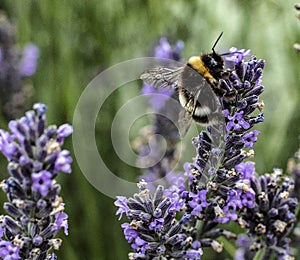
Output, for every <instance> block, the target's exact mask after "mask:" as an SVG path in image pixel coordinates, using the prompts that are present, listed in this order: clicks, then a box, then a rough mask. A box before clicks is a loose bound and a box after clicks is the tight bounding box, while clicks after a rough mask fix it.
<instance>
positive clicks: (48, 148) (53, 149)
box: [46, 139, 61, 154]
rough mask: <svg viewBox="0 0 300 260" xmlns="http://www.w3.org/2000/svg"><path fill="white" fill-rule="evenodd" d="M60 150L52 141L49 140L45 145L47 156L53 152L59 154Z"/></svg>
mask: <svg viewBox="0 0 300 260" xmlns="http://www.w3.org/2000/svg"><path fill="white" fill-rule="evenodd" d="M60 150H61V148H60V145H59V143H58V142H57V141H55V140H54V139H50V140H49V141H48V143H47V144H46V151H47V154H52V153H54V152H59V151H60Z"/></svg>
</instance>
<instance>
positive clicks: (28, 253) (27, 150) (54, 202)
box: [0, 104, 72, 259]
mask: <svg viewBox="0 0 300 260" xmlns="http://www.w3.org/2000/svg"><path fill="white" fill-rule="evenodd" d="M46 110H47V107H46V106H45V105H44V104H35V105H34V110H33V111H28V112H26V114H25V116H24V117H22V118H20V119H19V120H13V121H10V123H9V128H10V132H7V131H5V130H0V151H1V152H2V153H3V154H4V156H5V157H6V158H7V159H8V161H9V164H8V167H7V169H8V172H9V174H10V177H9V178H8V179H6V180H3V181H2V182H1V185H0V186H1V188H2V189H3V191H4V192H5V193H6V195H7V198H8V202H6V203H5V204H4V210H5V211H6V212H7V214H8V215H2V216H1V217H0V219H1V220H0V227H1V238H0V256H7V255H8V253H9V255H10V257H11V258H4V259H46V258H47V254H48V253H49V250H51V249H55V250H58V249H59V247H60V245H61V239H59V238H54V236H55V235H56V234H57V232H58V231H59V230H60V229H62V228H63V229H64V233H65V234H66V235H67V234H68V223H67V219H68V215H67V214H66V213H64V212H63V211H64V207H65V206H64V203H63V201H62V198H61V197H59V192H60V185H59V184H57V183H56V181H55V178H56V176H57V175H58V173H59V172H60V171H62V172H67V173H70V172H71V168H70V163H71V162H72V158H71V157H70V156H69V151H67V150H62V149H61V146H62V145H63V142H64V139H65V138H66V137H67V136H69V135H70V134H71V133H72V127H71V126H70V125H67V124H65V125H63V126H61V127H59V128H58V129H57V127H56V126H54V125H51V126H48V127H47V125H46ZM48 259H56V257H55V255H54V254H51V255H48Z"/></svg>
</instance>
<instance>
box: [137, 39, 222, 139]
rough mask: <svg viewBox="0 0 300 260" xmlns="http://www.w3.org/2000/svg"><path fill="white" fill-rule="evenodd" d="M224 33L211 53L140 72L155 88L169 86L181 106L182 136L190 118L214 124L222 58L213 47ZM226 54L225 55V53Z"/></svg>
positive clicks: (218, 106)
mask: <svg viewBox="0 0 300 260" xmlns="http://www.w3.org/2000/svg"><path fill="white" fill-rule="evenodd" d="M222 34H223V33H221V34H220V35H219V37H218V38H217V40H216V41H215V43H214V45H213V47H212V52H211V53H208V54H202V55H201V56H193V57H190V58H189V60H188V62H187V63H186V64H185V65H184V66H182V67H176V68H167V67H156V68H153V69H149V70H147V71H145V72H144V73H142V75H141V76H140V79H142V80H143V81H144V82H146V83H148V84H150V85H152V86H153V87H155V88H162V87H171V88H174V89H175V90H176V91H175V93H176V98H177V100H178V101H179V103H180V105H181V106H182V107H183V109H182V110H181V111H180V113H179V118H178V125H179V133H180V135H181V136H184V135H185V134H186V132H187V131H188V129H189V127H190V124H191V121H192V120H194V121H195V122H196V123H199V124H200V125H203V126H207V125H212V124H214V123H216V120H217V118H218V116H217V115H220V111H219V109H218V108H220V105H218V104H219V103H218V102H219V101H218V98H217V96H220V95H222V92H221V90H220V88H219V79H221V78H224V75H225V74H226V71H225V69H224V59H223V58H222V55H224V54H221V55H219V54H217V53H216V52H215V46H216V44H217V43H218V41H219V40H220V38H221V36H222ZM225 55H226V54H225Z"/></svg>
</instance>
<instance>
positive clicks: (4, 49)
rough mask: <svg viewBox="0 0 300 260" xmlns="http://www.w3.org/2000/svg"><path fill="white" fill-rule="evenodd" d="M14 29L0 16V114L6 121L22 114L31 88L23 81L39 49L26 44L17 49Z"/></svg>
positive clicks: (34, 67)
mask: <svg viewBox="0 0 300 260" xmlns="http://www.w3.org/2000/svg"><path fill="white" fill-rule="evenodd" d="M15 38H16V36H15V27H14V26H13V25H11V24H10V23H9V21H8V20H7V19H6V16H5V15H4V14H1V15H0V91H1V95H0V97H1V104H2V106H3V107H2V109H1V110H2V111H3V114H4V116H5V117H6V118H8V119H12V118H15V117H18V116H20V115H21V113H23V112H24V107H25V105H26V100H27V99H28V98H29V97H30V95H31V93H32V90H31V89H32V87H31V86H30V84H28V82H27V83H26V84H25V83H24V82H23V79H24V78H27V77H30V76H32V75H33V74H34V73H35V72H36V68H37V61H38V57H39V49H38V47H37V46H35V45H34V44H27V45H26V46H25V47H24V50H23V51H20V50H19V49H18V48H17V44H16V41H15Z"/></svg>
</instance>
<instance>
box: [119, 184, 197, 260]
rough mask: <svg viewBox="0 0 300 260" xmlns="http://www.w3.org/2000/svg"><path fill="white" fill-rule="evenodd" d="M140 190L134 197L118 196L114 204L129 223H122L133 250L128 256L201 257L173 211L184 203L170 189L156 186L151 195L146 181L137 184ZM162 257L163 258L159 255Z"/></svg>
mask: <svg viewBox="0 0 300 260" xmlns="http://www.w3.org/2000/svg"><path fill="white" fill-rule="evenodd" d="M138 187H139V193H138V194H134V196H133V198H129V199H127V198H125V197H122V196H119V197H118V198H117V201H116V202H115V205H116V206H117V207H119V209H118V211H117V214H120V217H122V214H125V215H126V217H127V218H128V219H129V221H130V222H129V223H128V222H125V223H123V224H122V228H123V230H124V235H125V238H126V240H127V241H128V242H129V243H130V244H131V247H132V248H133V249H134V251H135V253H130V254H129V259H185V258H188V259H200V257H201V255H202V253H203V252H202V249H201V247H200V246H201V244H200V243H199V241H197V240H196V239H194V237H195V234H193V235H192V234H191V235H189V234H186V233H185V232H183V227H182V222H181V221H178V220H177V219H176V214H177V213H178V211H179V210H180V209H181V207H182V205H183V203H182V202H180V199H179V198H178V197H176V196H172V192H171V191H170V190H169V191H167V190H164V188H163V186H161V185H159V186H158V187H157V189H156V191H155V193H154V195H152V194H151V192H150V190H149V189H148V188H147V183H146V182H144V181H141V182H140V183H139V184H138ZM161 257H163V258H161Z"/></svg>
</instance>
